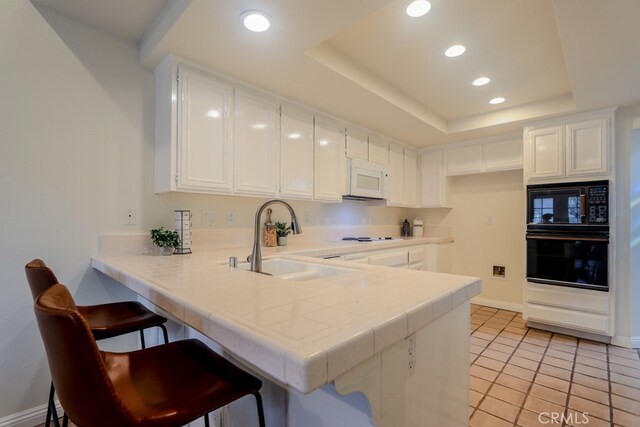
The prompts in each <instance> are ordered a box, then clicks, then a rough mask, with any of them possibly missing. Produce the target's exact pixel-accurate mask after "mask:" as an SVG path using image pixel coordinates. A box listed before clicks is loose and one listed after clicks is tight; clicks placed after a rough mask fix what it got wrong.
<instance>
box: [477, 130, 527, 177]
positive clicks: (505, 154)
mask: <svg viewBox="0 0 640 427" xmlns="http://www.w3.org/2000/svg"><path fill="white" fill-rule="evenodd" d="M522 151H523V144H522V139H521V138H517V139H514V140H506V141H496V142H486V143H484V144H483V145H482V159H483V161H484V170H485V171H486V172H493V171H502V170H511V169H522V166H523V163H522Z"/></svg>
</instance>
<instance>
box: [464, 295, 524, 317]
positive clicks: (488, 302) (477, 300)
mask: <svg viewBox="0 0 640 427" xmlns="http://www.w3.org/2000/svg"><path fill="white" fill-rule="evenodd" d="M471 303H472V304H478V305H484V306H487V307H493V308H497V309H500V310H509V311H516V312H518V313H522V308H523V307H522V304H514V303H512V302H506V301H500V300H495V299H490V298H481V297H474V298H471Z"/></svg>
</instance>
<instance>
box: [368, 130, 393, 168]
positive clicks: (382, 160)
mask: <svg viewBox="0 0 640 427" xmlns="http://www.w3.org/2000/svg"><path fill="white" fill-rule="evenodd" d="M369 161H370V162H374V163H379V164H381V165H384V166H389V141H387V140H385V139H382V138H380V137H378V136H375V135H371V136H369Z"/></svg>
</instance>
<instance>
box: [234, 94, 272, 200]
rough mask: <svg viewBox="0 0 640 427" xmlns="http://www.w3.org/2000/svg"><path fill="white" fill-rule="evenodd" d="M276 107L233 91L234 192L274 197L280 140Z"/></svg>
mask: <svg viewBox="0 0 640 427" xmlns="http://www.w3.org/2000/svg"><path fill="white" fill-rule="evenodd" d="M279 123H280V120H279V115H278V103H276V102H275V101H273V100H271V99H268V98H266V97H262V96H259V95H256V94H253V93H248V92H245V91H243V90H238V89H236V96H235V114H234V140H235V146H234V149H235V151H234V158H235V162H234V166H235V176H234V192H235V193H237V194H246V195H255V196H275V195H276V192H277V188H276V187H277V186H276V183H277V171H278V165H277V148H278V140H279V136H280V131H279Z"/></svg>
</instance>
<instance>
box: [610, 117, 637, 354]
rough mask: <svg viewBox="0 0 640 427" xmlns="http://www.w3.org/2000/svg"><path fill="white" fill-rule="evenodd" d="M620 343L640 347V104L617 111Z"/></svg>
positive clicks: (617, 244) (617, 266)
mask: <svg viewBox="0 0 640 427" xmlns="http://www.w3.org/2000/svg"><path fill="white" fill-rule="evenodd" d="M615 148H616V153H615V155H616V191H615V197H616V199H615V200H616V227H617V228H616V247H615V250H616V257H617V261H616V262H617V265H616V274H617V277H616V286H617V290H616V297H617V313H616V340H618V343H619V344H621V345H634V346H635V347H638V346H640V279H639V278H640V263H639V262H638V260H639V259H640V104H636V105H632V106H628V107H624V108H620V109H619V110H618V111H616V141H615Z"/></svg>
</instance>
